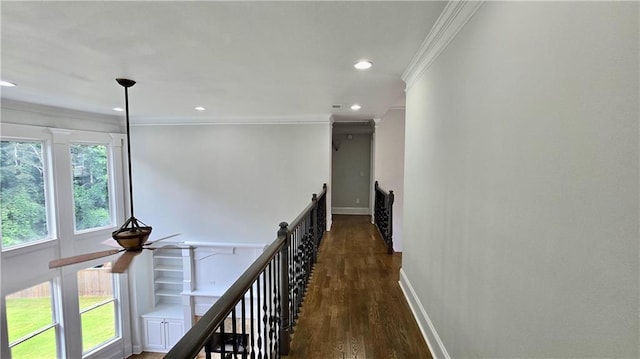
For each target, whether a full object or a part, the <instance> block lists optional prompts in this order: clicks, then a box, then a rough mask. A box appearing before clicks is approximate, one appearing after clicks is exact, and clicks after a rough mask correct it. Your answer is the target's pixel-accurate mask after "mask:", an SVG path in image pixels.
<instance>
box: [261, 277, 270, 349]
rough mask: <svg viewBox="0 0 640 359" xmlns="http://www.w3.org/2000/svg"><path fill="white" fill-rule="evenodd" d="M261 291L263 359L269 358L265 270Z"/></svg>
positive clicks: (267, 299)
mask: <svg viewBox="0 0 640 359" xmlns="http://www.w3.org/2000/svg"><path fill="white" fill-rule="evenodd" d="M262 291H263V294H264V297H263V298H262V299H263V300H262V313H263V314H262V322H263V323H264V328H263V330H264V358H265V359H266V358H268V357H269V333H268V328H267V326H268V325H269V323H268V318H267V313H268V312H267V302H268V301H269V297H267V273H266V272H265V270H263V271H262Z"/></svg>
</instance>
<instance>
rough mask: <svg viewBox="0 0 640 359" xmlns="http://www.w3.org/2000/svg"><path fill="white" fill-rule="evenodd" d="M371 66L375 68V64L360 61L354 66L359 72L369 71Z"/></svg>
mask: <svg viewBox="0 0 640 359" xmlns="http://www.w3.org/2000/svg"><path fill="white" fill-rule="evenodd" d="M371 66H373V62H371V61H369V60H360V61H358V62H356V63H355V64H354V65H353V67H355V68H356V69H358V70H368V69H370V68H371Z"/></svg>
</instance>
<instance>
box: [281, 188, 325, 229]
mask: <svg viewBox="0 0 640 359" xmlns="http://www.w3.org/2000/svg"><path fill="white" fill-rule="evenodd" d="M326 193H327V188H326V187H323V188H322V192H320V194H319V195H316V194H315V193H314V195H316V196H317V198H320V197H322V196H324V195H325V194H326ZM315 206H316V202H314V201H313V200H312V201H311V203H309V204H308V205H307V206H306V207H305V208H304V209H303V210H302V212H300V214H298V216H297V217H296V218H295V219H294V220H293V221H291V222H290V223H289V228H296V227H298V225H299V224H300V222H302V220H303V219H304V217H305V216H306V215H307V213H309V211H311V210H312V209H313V207H315Z"/></svg>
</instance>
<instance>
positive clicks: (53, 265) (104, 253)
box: [49, 249, 121, 268]
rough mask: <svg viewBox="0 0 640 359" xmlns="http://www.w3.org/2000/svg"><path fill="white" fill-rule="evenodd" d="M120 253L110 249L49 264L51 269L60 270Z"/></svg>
mask: <svg viewBox="0 0 640 359" xmlns="http://www.w3.org/2000/svg"><path fill="white" fill-rule="evenodd" d="M120 251H121V249H109V250H106V251H100V252H93V253H87V254H81V255H78V256H73V257H66V258H60V259H54V260H52V261H51V262H49V268H58V267H63V266H67V265H69V264H76V263H81V262H86V261H90V260H92V259H97V258H102V257H107V256H110V255H113V254H116V253H118V252H120Z"/></svg>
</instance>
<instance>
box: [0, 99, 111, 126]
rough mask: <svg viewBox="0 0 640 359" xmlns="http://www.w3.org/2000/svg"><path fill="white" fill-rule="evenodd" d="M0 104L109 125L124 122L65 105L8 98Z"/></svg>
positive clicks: (46, 114)
mask: <svg viewBox="0 0 640 359" xmlns="http://www.w3.org/2000/svg"><path fill="white" fill-rule="evenodd" d="M1 106H2V108H4V109H9V110H14V111H21V112H30V113H36V114H40V115H45V116H49V117H55V118H62V119H74V120H82V121H84V122H87V121H93V122H98V123H108V124H109V125H113V126H122V125H123V123H124V121H123V119H122V118H121V116H118V115H110V114H109V115H107V114H104V113H97V112H89V111H82V110H74V109H70V108H65V107H58V106H51V105H43V104H39V103H34V102H25V101H19V100H12V99H8V98H3V99H2V102H1Z"/></svg>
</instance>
